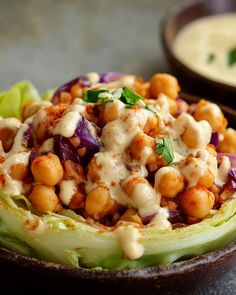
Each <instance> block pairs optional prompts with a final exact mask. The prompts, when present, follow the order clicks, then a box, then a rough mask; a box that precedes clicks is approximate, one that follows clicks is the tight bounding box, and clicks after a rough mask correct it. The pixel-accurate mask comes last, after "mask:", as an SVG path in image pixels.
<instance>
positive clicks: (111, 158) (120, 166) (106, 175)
mask: <svg viewBox="0 0 236 295" xmlns="http://www.w3.org/2000/svg"><path fill="white" fill-rule="evenodd" d="M94 157H95V159H96V163H97V166H98V167H99V168H98V169H97V171H96V173H97V174H98V175H99V180H100V181H102V182H103V183H104V184H105V185H106V186H107V187H108V188H109V190H110V193H111V197H112V198H114V199H115V200H116V201H117V203H118V204H122V205H127V202H128V197H127V196H126V194H125V193H124V192H123V191H122V189H121V187H120V181H121V180H123V179H125V178H126V177H127V176H128V175H129V174H130V172H129V170H128V169H127V168H126V165H125V161H124V158H123V155H122V154H120V153H116V152H108V151H105V152H99V153H97V154H96V155H95V156H94ZM93 188H94V184H93V183H92V182H91V181H87V183H86V192H87V193H88V192H89V191H91V190H92V189H93Z"/></svg>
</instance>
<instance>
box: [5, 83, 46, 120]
mask: <svg viewBox="0 0 236 295" xmlns="http://www.w3.org/2000/svg"><path fill="white" fill-rule="evenodd" d="M37 100H41V97H40V95H39V93H38V91H37V89H36V88H35V87H34V85H33V84H32V83H31V82H29V81H22V82H18V83H16V84H14V85H13V86H12V87H11V88H10V89H9V90H7V91H4V92H1V93H0V116H2V117H4V118H9V117H15V118H18V119H19V118H21V112H22V107H23V106H24V105H25V104H26V103H29V102H31V101H37Z"/></svg>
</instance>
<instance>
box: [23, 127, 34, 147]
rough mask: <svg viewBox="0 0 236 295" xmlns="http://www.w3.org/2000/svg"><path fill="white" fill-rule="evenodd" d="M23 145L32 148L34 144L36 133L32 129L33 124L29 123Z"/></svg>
mask: <svg viewBox="0 0 236 295" xmlns="http://www.w3.org/2000/svg"><path fill="white" fill-rule="evenodd" d="M22 140H23V145H24V146H25V147H26V148H32V147H33V146H34V135H33V130H32V124H30V125H29V128H28V129H27V130H26V131H25V132H24V133H23V138H22Z"/></svg>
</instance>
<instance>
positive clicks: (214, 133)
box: [210, 131, 219, 146]
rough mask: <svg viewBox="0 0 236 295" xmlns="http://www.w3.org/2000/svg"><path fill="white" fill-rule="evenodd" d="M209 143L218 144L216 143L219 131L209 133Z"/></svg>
mask: <svg viewBox="0 0 236 295" xmlns="http://www.w3.org/2000/svg"><path fill="white" fill-rule="evenodd" d="M210 144H213V145H214V146H218V144H219V133H218V132H217V131H213V132H212V133H211V141H210Z"/></svg>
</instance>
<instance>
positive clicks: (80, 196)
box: [69, 190, 86, 209]
mask: <svg viewBox="0 0 236 295" xmlns="http://www.w3.org/2000/svg"><path fill="white" fill-rule="evenodd" d="M85 197H86V196H85V193H84V192H83V191H82V190H78V191H77V192H76V193H75V194H74V195H73V196H72V199H71V201H70V204H69V208H71V209H81V208H84V206H85Z"/></svg>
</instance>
